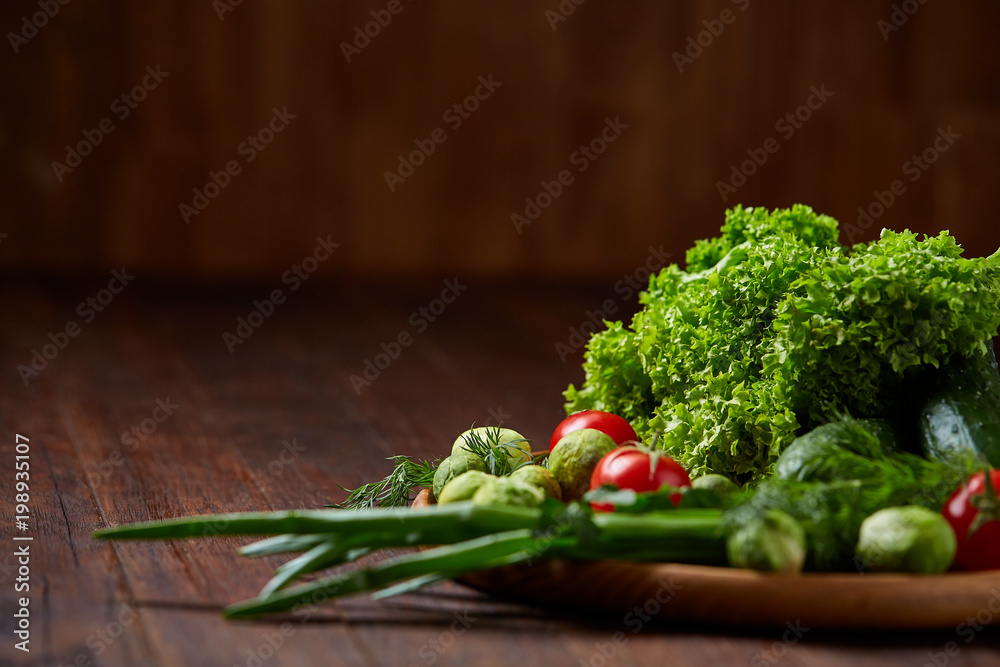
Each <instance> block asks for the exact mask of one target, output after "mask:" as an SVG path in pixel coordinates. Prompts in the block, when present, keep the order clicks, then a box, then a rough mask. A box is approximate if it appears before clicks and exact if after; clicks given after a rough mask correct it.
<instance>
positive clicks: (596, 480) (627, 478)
mask: <svg viewBox="0 0 1000 667" xmlns="http://www.w3.org/2000/svg"><path fill="white" fill-rule="evenodd" d="M652 458H653V457H652V456H651V455H650V453H649V451H648V450H646V449H642V448H639V447H619V448H618V449H616V450H614V451H613V452H610V453H609V454H606V455H605V456H604V458H602V459H601V460H600V461H598V462H597V466H596V467H595V468H594V472H593V473H592V474H591V476H590V488H591V489H599V488H601V487H602V486H604V485H605V484H614V485H615V486H617V487H618V488H619V489H632V490H633V491H637V492H642V491H656V490H658V489H659V488H660V487H661V486H663V485H664V484H669V485H670V486H672V487H674V488H681V487H684V486H691V478H690V477H688V474H687V471H686V470H684V468H683V467H682V466H681V464H679V463H678V462H677V461H674V460H673V459H672V458H670V457H669V456H664V455H659V456H656V464H655V466H654V465H653V463H652V460H651V459H652ZM670 500H672V501H673V502H674V505H676V504H677V503H679V502H680V501H681V494H680V493H673V494H671V495H670ZM592 507H593V508H594V510H596V511H598V512H610V511H612V510H614V506H613V505H611V504H609V503H593V504H592Z"/></svg>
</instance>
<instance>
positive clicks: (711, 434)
mask: <svg viewBox="0 0 1000 667" xmlns="http://www.w3.org/2000/svg"><path fill="white" fill-rule="evenodd" d="M838 234H839V231H838V225H837V222H836V220H834V219H833V218H831V217H829V216H825V215H818V214H816V213H815V212H814V211H813V210H812V209H811V208H809V207H808V206H804V205H796V206H793V207H791V208H789V209H777V210H774V211H771V212H768V211H767V210H766V209H762V208H744V207H742V206H738V207H736V208H734V209H732V210H729V211H727V212H726V221H725V224H724V225H723V227H722V230H721V233H720V235H719V236H718V237H716V238H713V239H707V240H702V241H698V242H697V243H696V244H695V245H694V247H692V248H691V249H690V250H689V251H688V253H687V269H686V270H682V269H680V268H679V267H678V266H676V265H671V266H668V267H667V268H665V269H663V270H662V271H661V272H660V273H659V274H658V275H654V276H652V277H651V278H650V282H649V287H648V289H647V290H646V291H645V292H643V293H642V294H641V295H640V302H641V304H642V306H643V308H642V310H641V311H640V312H639V313H637V314H636V315H635V317H634V318H633V320H632V323H631V326H625V325H624V324H623V323H621V322H609V323H608V328H607V329H606V330H605V331H602V332H599V333H597V334H595V335H593V336H592V337H591V339H590V341H589V343H588V346H587V352H586V356H585V361H584V373H585V380H584V383H583V385H582V386H581V387H580V388H579V389H577V388H576V387H574V386H573V385H571V386H570V387H569V388H568V389H567V390H566V392H565V396H566V399H567V404H566V409H567V412H572V411H575V410H583V409H597V410H606V411H609V412H614V413H617V414H620V415H622V416H623V417H625V418H626V419H628V420H629V421H630V422H632V424H633V426H634V427H636V430H637V431H638V432H639V434H640V435H641V436H642V435H646V436H648V435H649V434H651V433H652V432H653V431H659V432H661V436H660V439H659V441H658V444H659V446H661V447H663V448H664V449H665V450H667V451H668V452H669V453H670V454H671V455H672V456H674V457H675V458H677V459H678V460H679V461H680V462H681V463H682V464H683V465H685V467H687V468H688V470H689V472H690V473H691V474H692V475H701V474H705V473H709V472H714V473H719V474H723V475H727V476H729V477H731V478H733V479H736V480H738V481H744V482H745V481H750V480H754V479H757V478H760V477H762V476H764V475H766V474H767V472H768V470H769V468H770V466H771V465H772V464H773V463H774V461H775V460H776V459H777V456H778V455H779V454H780V453H781V451H782V450H783V449H784V447H786V446H787V445H788V444H790V443H791V442H792V440H794V439H795V437H796V435H797V434H798V433H801V432H803V431H805V430H807V429H809V428H812V427H814V426H816V425H819V424H823V423H826V422H828V421H830V420H832V419H835V418H837V417H838V416H839V415H841V414H843V413H848V414H853V415H854V416H858V417H877V416H883V415H884V414H885V413H886V412H888V411H890V410H891V409H892V406H893V404H894V402H895V401H897V400H899V397H900V396H901V395H902V390H901V387H902V386H903V384H904V383H905V381H906V378H907V377H908V376H909V375H911V374H913V373H914V372H916V370H918V369H919V368H921V367H923V366H926V365H935V366H936V365H938V364H941V363H943V362H945V361H947V359H948V358H949V357H950V356H951V355H953V354H962V355H966V356H971V355H973V354H983V353H985V349H986V348H985V341H986V340H987V339H989V338H990V337H992V336H994V335H996V332H997V328H998V327H1000V253H997V254H994V255H993V256H991V257H988V258H976V259H966V258H962V257H961V255H962V249H961V247H959V246H958V245H957V244H956V243H955V240H954V239H953V238H952V237H951V236H950V235H949V234H948V233H947V232H942V233H941V234H939V235H938V236H936V237H930V238H925V239H923V240H919V239H917V237H916V235H915V234H912V233H910V232H908V231H904V232H899V233H896V232H892V231H888V230H884V231H883V232H882V236H881V238H880V239H879V240H878V241H877V242H875V243H872V244H858V245H856V246H854V248H853V249H848V248H846V247H845V246H842V245H841V244H840V243H838V241H837V238H838Z"/></svg>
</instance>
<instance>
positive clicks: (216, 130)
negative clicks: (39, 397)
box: [0, 0, 1000, 279]
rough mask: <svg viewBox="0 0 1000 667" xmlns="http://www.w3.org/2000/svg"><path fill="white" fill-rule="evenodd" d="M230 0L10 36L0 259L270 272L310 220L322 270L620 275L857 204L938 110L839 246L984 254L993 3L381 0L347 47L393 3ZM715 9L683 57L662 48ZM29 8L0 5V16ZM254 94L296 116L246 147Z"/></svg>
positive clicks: (259, 118)
mask: <svg viewBox="0 0 1000 667" xmlns="http://www.w3.org/2000/svg"><path fill="white" fill-rule="evenodd" d="M223 2H228V0H218V2H217V3H216V5H213V3H212V2H209V1H208V0H202V1H188V2H137V1H135V2H112V1H110V0H95V1H92V2H72V3H70V4H68V5H65V6H60V8H59V12H58V14H57V15H56V16H55V17H53V18H51V19H48V21H47V25H45V26H44V27H43V28H41V29H40V30H39V31H38V34H37V35H35V36H34V37H32V38H31V39H29V40H28V41H27V43H25V44H20V45H19V47H18V50H17V52H16V53H15V52H14V49H13V47H12V46H11V44H10V39H11V38H10V36H9V34H8V35H7V37H6V39H5V40H4V44H3V46H2V48H0V52H3V55H2V57H0V81H2V90H3V95H2V98H0V197H2V200H3V203H4V212H3V215H2V217H0V221H2V222H0V232H3V233H6V234H8V237H7V238H5V239H4V240H3V247H2V249H0V253H2V256H0V259H2V267H0V269H2V270H3V271H4V272H11V271H20V270H31V271H43V272H58V273H68V272H74V271H77V270H83V269H85V270H93V271H101V272H103V271H106V270H107V269H108V267H110V266H113V265H117V266H120V265H125V266H128V267H129V268H131V269H134V270H136V271H139V272H142V273H143V274H144V275H149V274H159V275H166V276H193V277H196V278H199V279H200V278H203V277H214V276H230V275H232V276H245V275H249V274H257V275H259V274H267V275H273V274H274V273H275V272H280V271H283V270H284V269H286V268H287V267H288V266H289V265H290V264H291V263H292V262H295V261H297V260H299V259H301V258H302V256H303V255H304V254H305V253H306V252H307V251H309V250H310V249H311V248H312V246H313V244H314V239H315V237H316V236H317V235H324V236H325V235H327V234H330V235H332V238H333V239H334V240H335V241H337V242H340V243H341V244H342V247H341V251H340V252H339V254H338V257H337V258H336V261H332V262H327V263H325V264H324V265H323V266H322V267H321V271H323V272H325V273H335V274H349V275H355V276H371V275H383V276H385V275H390V276H392V275H402V274H407V275H409V274H425V275H440V274H442V273H453V272H458V273H461V274H462V275H466V276H477V275H490V276H525V275H536V276H543V277H586V278H598V279H605V278H613V277H615V276H618V275H621V273H622V272H623V271H628V270H631V269H633V268H634V267H635V266H637V265H638V264H639V263H641V262H642V261H643V259H644V258H645V257H646V255H647V253H648V247H649V246H650V245H659V244H663V245H664V247H665V248H666V249H667V250H668V251H672V252H674V253H676V254H677V256H678V258H679V257H680V253H682V252H683V250H684V249H686V248H687V247H688V246H689V245H690V243H691V241H692V240H693V239H695V238H698V237H702V236H706V235H711V234H713V233H714V232H715V231H716V230H717V228H718V226H719V224H720V223H721V221H722V217H723V211H724V209H725V207H726V206H728V205H731V204H733V203H737V202H743V203H746V204H755V205H763V206H768V207H773V206H786V205H789V204H792V203H794V202H804V203H808V204H810V205H812V206H813V207H815V208H816V209H817V210H820V211H823V212H827V213H830V214H832V215H834V216H836V217H838V218H839V219H841V220H842V222H846V221H853V220H855V219H856V218H857V213H856V211H857V208H858V207H859V206H867V205H869V204H870V203H871V202H872V201H873V200H874V197H873V192H874V191H876V190H880V191H881V190H886V189H888V188H889V185H890V183H891V182H892V181H893V180H894V179H897V178H901V179H904V180H905V179H907V178H908V176H906V175H905V174H903V173H902V168H903V164H904V162H906V161H907V160H908V159H909V158H910V156H912V155H913V154H915V153H920V152H921V151H923V150H924V149H925V148H927V147H929V146H931V145H932V142H933V141H934V139H935V136H936V133H937V130H938V128H947V127H949V126H950V127H952V128H953V130H954V132H956V133H958V134H959V135H960V137H961V138H960V139H958V140H957V141H956V142H955V143H954V145H953V146H951V147H950V148H949V150H948V151H947V152H946V153H944V154H942V155H941V156H940V159H939V160H938V161H937V162H936V163H935V164H934V165H933V166H932V167H931V168H930V169H929V170H928V171H927V172H925V173H923V174H922V177H921V178H920V179H919V180H918V181H916V182H914V183H910V182H909V181H908V180H907V181H906V186H907V191H906V193H905V194H903V195H902V196H900V197H898V200H897V201H896V202H895V204H894V205H893V206H891V207H890V208H889V210H888V211H887V212H886V213H885V215H884V216H883V217H882V218H881V219H880V220H879V221H878V225H876V226H874V227H872V228H871V229H868V230H867V231H866V232H864V233H863V234H862V235H860V236H858V237H857V238H858V239H861V238H865V239H870V238H873V237H874V236H875V235H876V234H877V230H878V228H880V226H881V225H882V224H885V225H886V226H889V227H892V228H903V227H909V228H912V229H915V230H919V231H923V232H936V231H938V230H940V229H943V228H950V229H951V230H952V231H953V232H954V234H955V235H956V236H957V237H958V238H959V240H960V241H961V242H962V243H963V245H965V246H966V248H968V249H969V251H970V252H971V253H974V254H985V253H990V252H992V251H994V250H995V249H996V248H997V247H998V246H1000V232H998V230H997V228H996V223H995V216H994V208H995V205H994V201H995V195H994V191H995V184H996V183H997V180H998V178H997V177H998V174H1000V172H998V166H997V160H996V156H997V154H998V153H1000V59H998V57H997V56H998V44H1000V34H998V33H1000V28H998V25H1000V6H998V5H997V4H996V3H994V2H974V1H971V0H959V1H954V2H938V1H935V2H927V3H926V4H923V5H919V3H917V2H916V0H910V2H909V3H903V2H899V3H897V4H899V5H902V4H907V5H908V6H909V7H911V8H912V7H916V6H919V9H918V10H917V11H916V13H915V14H914V15H913V16H912V17H909V18H908V19H907V20H906V22H905V23H904V24H903V25H902V26H901V27H900V28H899V29H898V30H895V31H893V32H891V33H887V34H888V37H887V38H885V37H884V35H883V32H882V31H881V30H880V28H879V25H878V22H879V21H880V20H882V21H890V20H891V18H892V13H893V7H892V3H890V2H867V1H862V0H853V1H848V2H843V1H837V0H818V1H816V2H808V3H805V2H792V1H790V0H789V1H782V2H767V3H764V2H759V1H757V0H753V1H752V2H749V3H747V2H744V1H743V0H740V1H739V2H730V1H729V0H706V1H701V2H673V1H672V2H661V1H658V0H634V1H628V2H599V1H598V0H589V1H588V2H586V3H584V4H581V5H579V6H577V7H576V9H575V11H573V13H572V14H571V15H569V16H568V17H566V20H565V21H561V22H559V23H558V24H557V26H556V29H555V30H553V29H552V27H551V26H550V22H549V19H548V18H547V16H546V12H547V11H554V10H556V9H557V7H558V6H559V3H558V2H557V0H547V1H541V2H499V1H491V2H476V3H464V2H458V1H457V0H413V1H411V0H400V2H401V5H400V6H401V7H402V12H401V13H399V14H397V15H395V16H393V17H392V20H391V23H389V25H387V26H386V27H385V28H383V29H381V32H380V34H378V35H377V36H376V37H374V38H372V39H371V43H370V44H369V45H368V46H366V47H365V48H364V49H362V50H361V52H360V53H357V54H354V55H353V57H352V58H351V62H350V63H348V62H346V60H345V57H344V55H343V53H342V47H341V43H342V42H345V41H349V40H351V39H352V38H353V31H354V28H355V26H363V25H364V24H365V23H366V22H368V21H371V20H372V17H371V15H370V12H371V11H373V10H374V11H380V10H384V9H385V7H386V2H381V1H378V0H376V1H372V2H363V3H362V2H353V3H342V2H336V3H334V2H326V3H320V2H289V1H279V0H264V1H260V2H255V1H253V0H244V2H242V3H241V4H239V5H237V6H235V7H234V8H233V10H232V11H228V12H224V13H223V15H222V18H221V19H220V16H219V10H218V9H217V6H218V5H219V4H220V3H223ZM563 4H564V5H567V6H568V5H569V4H570V3H569V0H566V2H565V3H563ZM741 7H746V9H745V11H744V10H741ZM727 9H728V10H730V11H732V12H733V14H734V15H735V20H734V21H733V22H732V24H730V25H727V26H725V29H724V30H723V31H722V33H721V34H720V35H719V36H717V37H714V38H713V41H712V43H711V44H710V45H709V46H707V47H705V48H704V50H703V53H702V54H701V55H700V56H698V57H697V58H696V59H695V60H694V62H693V63H690V64H688V65H687V66H686V67H685V68H684V71H683V72H679V71H678V68H677V66H676V65H675V62H674V59H673V57H672V54H673V53H674V52H676V51H683V50H684V49H685V48H686V46H687V39H688V37H697V36H698V33H699V32H701V31H703V30H705V26H704V24H703V22H704V21H712V20H715V19H717V18H718V17H719V16H720V13H721V12H722V11H723V10H727ZM37 11H39V9H38V6H37V4H36V2H35V0H12V1H10V2H5V3H3V5H2V7H0V28H2V29H3V32H4V34H7V33H11V32H20V29H21V27H22V18H23V17H25V16H30V15H31V14H33V13H35V12H37ZM705 37H707V34H706V36H705ZM703 39H704V37H703ZM157 65H159V66H160V67H161V68H162V70H163V71H166V72H169V76H167V77H166V78H165V79H164V80H163V82H162V83H160V84H159V86H157V87H156V88H155V89H154V90H152V91H151V92H149V94H148V96H147V98H146V99H145V100H144V101H143V102H141V103H140V104H139V105H138V107H137V108H136V109H134V110H132V111H131V113H130V115H129V116H128V117H127V118H125V119H123V120H120V119H119V118H118V117H117V116H116V115H115V114H114V113H113V112H112V111H111V104H112V102H113V101H114V100H115V99H116V98H118V97H119V96H120V95H122V94H123V93H127V92H128V91H129V90H130V89H131V88H132V87H133V86H135V85H136V84H138V83H139V82H140V81H141V80H142V78H143V76H144V75H145V72H144V70H145V68H146V67H147V66H153V67H155V66H157ZM489 75H492V76H493V78H494V80H496V81H499V82H500V83H501V85H500V87H499V88H497V89H496V90H495V91H494V92H493V93H492V95H491V96H490V97H489V98H488V99H486V100H484V101H482V102H481V103H480V107H479V109H478V110H476V111H475V112H474V113H472V114H471V115H470V117H469V118H468V119H467V120H465V121H464V122H463V124H462V125H461V127H459V128H458V129H454V130H453V129H451V128H450V127H449V126H448V124H447V123H445V122H443V120H442V114H443V112H444V111H445V110H446V109H448V108H449V107H451V106H452V105H453V104H455V103H457V102H460V101H461V100H462V99H463V98H465V97H466V96H468V95H470V94H472V93H473V91H474V90H475V88H476V85H477V77H479V76H484V77H487V76H489ZM812 86H816V87H821V86H825V87H826V90H829V91H831V92H832V93H833V96H832V97H831V98H830V99H829V100H828V101H827V102H826V103H825V104H824V105H823V106H822V108H820V109H819V110H817V111H815V112H814V113H813V117H812V118H811V119H810V120H809V121H808V122H806V123H804V124H803V126H802V127H801V128H800V129H798V130H797V131H796V132H795V134H794V136H792V137H791V138H787V139H786V138H785V137H783V136H782V135H781V134H780V133H779V132H776V130H775V123H776V122H777V121H778V120H779V119H781V118H782V117H783V116H784V115H785V114H786V113H789V112H793V111H794V110H795V109H796V107H798V106H799V105H801V104H803V103H804V102H805V101H806V99H807V98H808V96H809V94H810V88H811V87H812ZM274 107H277V108H278V109H282V108H285V107H287V109H288V111H289V112H290V113H293V114H294V115H295V118H294V120H292V121H291V122H290V124H289V126H288V127H287V129H285V130H284V131H283V132H282V133H281V134H279V135H277V136H276V138H275V139H274V141H273V142H272V143H271V144H270V145H268V146H267V148H266V150H265V151H264V152H262V153H261V154H260V155H259V156H258V157H257V159H256V160H254V162H252V163H249V164H247V163H245V162H242V160H243V157H241V156H240V155H239V153H238V148H237V147H238V146H239V144H240V143H241V142H242V141H244V140H245V138H246V137H247V136H248V135H250V134H252V133H256V132H257V131H258V130H259V129H260V128H262V127H264V126H265V124H266V123H267V121H268V119H269V118H270V117H271V113H272V111H271V110H272V108H274ZM608 117H610V118H617V117H620V118H621V121H622V122H624V123H626V124H627V125H628V129H627V130H625V131H624V132H623V133H622V135H621V136H620V138H618V140H616V141H615V142H614V143H613V144H611V145H610V146H609V147H608V149H607V151H606V152H605V153H604V154H603V155H601V156H600V157H599V158H598V159H597V161H595V162H594V163H593V164H592V165H591V167H590V168H589V169H587V171H585V172H583V173H575V172H574V173H575V182H574V183H573V184H572V185H570V186H568V187H567V188H566V189H565V191H564V192H563V194H562V195H561V196H560V197H559V198H558V199H557V200H556V201H555V202H554V203H553V204H552V205H551V206H550V207H549V208H548V209H547V210H545V211H544V212H543V213H542V215H541V217H540V218H539V219H538V220H537V221H536V222H535V223H534V224H533V225H531V226H530V227H527V228H525V229H523V233H521V234H518V233H516V231H515V229H514V226H513V224H512V222H511V219H510V216H511V214H512V213H514V212H520V211H523V209H524V206H525V204H524V199H525V197H526V196H531V197H533V196H535V195H536V194H537V193H538V191H539V190H540V183H541V181H542V180H543V179H544V180H553V179H554V178H556V176H557V174H558V173H559V171H560V170H562V169H575V167H573V165H571V164H570V155H571V154H572V153H573V151H575V150H576V149H577V147H579V146H580V145H581V144H583V143H587V142H589V141H590V140H591V139H592V138H594V137H595V136H597V135H598V133H599V132H600V130H601V127H602V125H603V123H604V120H605V118H608ZM104 118H111V120H112V121H113V123H114V127H115V129H114V131H113V132H111V133H110V134H108V135H106V136H105V137H104V138H103V140H102V142H101V144H100V145H99V146H97V147H96V148H95V149H94V151H93V153H92V154H91V155H89V156H87V157H85V158H84V159H83V161H82V164H81V165H80V166H79V167H77V168H76V169H74V170H73V171H72V172H71V173H68V174H64V175H63V179H62V181H61V182H59V181H58V180H57V179H56V178H55V176H54V172H53V167H52V163H53V161H57V160H58V161H60V162H62V161H64V160H65V153H66V148H65V147H66V146H67V145H68V144H72V145H75V144H76V143H78V142H79V141H81V139H82V138H83V132H84V130H91V129H93V128H95V127H97V126H98V124H99V123H100V121H101V120H102V119H104ZM437 127H441V128H443V129H444V130H445V131H446V133H447V141H446V142H445V143H443V144H441V145H439V146H438V147H437V149H436V150H435V152H434V153H433V154H432V155H431V156H430V157H429V158H428V159H427V160H426V163H425V164H424V165H422V166H421V167H419V168H418V169H417V170H416V172H415V173H414V175H413V176H411V177H410V178H408V179H407V180H406V182H405V183H402V184H400V185H399V186H398V187H397V188H396V190H395V192H390V190H389V188H388V187H387V185H386V182H385V178H384V172H385V171H386V170H388V169H393V168H395V167H396V165H397V155H399V154H400V153H404V152H408V151H409V150H412V149H413V142H414V140H416V139H422V138H426V137H427V136H429V135H430V133H431V131H432V130H434V128H437ZM769 137H775V138H776V139H777V140H778V144H779V146H780V148H779V150H778V152H777V153H776V154H774V155H772V156H770V158H769V160H768V161H767V163H766V164H764V165H763V166H762V167H760V168H759V170H758V172H757V173H756V174H754V175H753V176H751V177H750V178H748V180H747V183H746V184H745V185H743V186H742V187H741V188H739V190H738V191H737V192H736V193H735V194H734V195H732V196H731V197H730V199H729V201H728V202H725V203H724V202H723V201H722V199H721V197H720V195H719V193H718V190H717V185H716V183H717V181H719V180H721V179H726V178H728V177H729V175H730V171H731V168H732V166H733V165H734V164H738V163H740V162H742V161H743V160H745V159H747V155H746V151H747V150H748V149H749V150H754V149H757V148H759V147H760V146H761V145H762V144H763V143H764V141H765V140H766V139H767V138H769ZM231 159H237V160H241V163H242V166H243V170H242V173H240V174H239V175H238V176H236V177H235V178H233V180H232V183H231V184H230V185H229V186H228V187H227V188H226V189H224V190H223V191H222V193H221V194H220V195H219V196H218V197H216V198H215V199H213V200H212V201H211V203H210V205H209V206H208V208H207V209H206V210H205V211H204V212H203V213H201V214H200V215H199V216H197V217H195V218H193V219H192V221H191V223H190V224H189V225H185V224H184V221H183V220H182V218H181V215H180V214H179V212H178V205H179V204H181V203H185V202H186V203H190V201H191V198H192V188H195V187H198V188H201V187H203V186H204V185H205V183H206V181H207V180H208V172H209V171H210V170H211V171H219V170H221V169H223V168H224V166H225V164H226V162H227V161H228V160H231ZM845 240H847V239H845Z"/></svg>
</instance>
